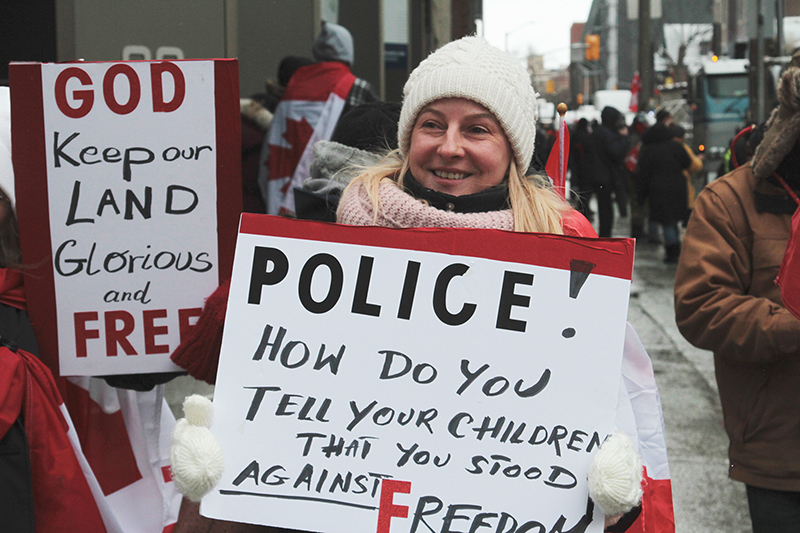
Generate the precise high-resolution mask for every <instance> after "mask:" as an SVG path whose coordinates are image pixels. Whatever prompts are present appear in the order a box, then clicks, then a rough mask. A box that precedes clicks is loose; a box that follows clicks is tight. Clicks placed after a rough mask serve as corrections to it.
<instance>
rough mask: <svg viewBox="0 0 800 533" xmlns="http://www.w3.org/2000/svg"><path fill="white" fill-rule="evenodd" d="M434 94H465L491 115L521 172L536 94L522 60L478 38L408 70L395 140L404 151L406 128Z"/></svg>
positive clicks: (529, 150)
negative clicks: (508, 143)
mask: <svg viewBox="0 0 800 533" xmlns="http://www.w3.org/2000/svg"><path fill="white" fill-rule="evenodd" d="M440 98H465V99H467V100H472V101H473V102H477V103H479V104H481V105H482V106H483V107H485V108H486V109H488V110H489V111H491V112H492V114H493V115H494V116H495V117H497V120H498V121H499V122H500V125H501V126H502V128H503V130H504V131H505V133H506V136H507V137H508V141H509V142H510V143H511V148H512V150H513V151H514V159H515V161H516V163H517V168H518V169H519V171H520V172H521V173H524V172H525V171H526V170H527V169H528V165H529V164H530V162H531V157H532V156H533V143H534V140H535V138H536V119H537V118H538V117H537V114H538V113H537V108H536V93H535V92H534V90H533V87H532V86H531V79H530V76H528V72H527V71H526V70H525V67H523V66H522V63H520V62H519V61H517V60H516V59H514V58H513V57H511V56H510V55H508V54H506V53H505V52H503V51H502V50H500V49H498V48H495V47H494V46H492V45H491V44H489V43H488V42H486V41H485V40H484V39H482V38H481V37H474V36H471V37H463V38H461V39H459V40H457V41H453V42H450V43H447V44H446V45H444V46H443V47H441V48H439V49H438V50H436V51H435V52H433V53H432V54H431V55H429V56H428V57H427V58H426V59H425V60H424V61H422V63H420V64H419V66H418V67H417V68H416V69H414V71H413V72H412V73H411V75H410V76H409V78H408V81H407V82H406V85H405V87H404V88H403V108H402V110H401V111H400V122H399V125H398V131H397V138H398V140H399V142H400V151H401V152H402V153H403V155H404V156H407V155H408V149H409V146H410V143H411V130H412V129H413V128H414V122H415V121H416V119H417V115H418V114H419V112H420V111H421V110H422V108H423V107H425V106H426V105H428V104H429V103H431V102H433V101H434V100H439V99H440Z"/></svg>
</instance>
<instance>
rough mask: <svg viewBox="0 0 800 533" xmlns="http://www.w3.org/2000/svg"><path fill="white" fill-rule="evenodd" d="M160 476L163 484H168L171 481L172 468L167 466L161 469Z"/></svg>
mask: <svg viewBox="0 0 800 533" xmlns="http://www.w3.org/2000/svg"><path fill="white" fill-rule="evenodd" d="M161 475H162V476H164V483H169V482H171V481H172V468H171V467H170V466H169V465H167V466H162V467H161Z"/></svg>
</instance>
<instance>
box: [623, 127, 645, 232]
mask: <svg viewBox="0 0 800 533" xmlns="http://www.w3.org/2000/svg"><path fill="white" fill-rule="evenodd" d="M647 128H648V124H647V118H645V115H644V114H642V113H639V114H637V115H636V116H635V117H634V118H633V122H632V123H631V128H630V136H631V143H630V144H631V149H630V150H628V153H627V154H626V155H625V171H626V172H625V177H626V179H627V182H628V191H629V192H630V194H629V197H630V207H631V237H632V238H634V239H641V238H643V237H646V236H647V232H646V231H645V229H644V228H645V224H647V202H642V201H641V200H640V199H639V195H638V194H636V191H638V190H639V182H638V175H637V173H636V168H637V166H638V165H639V151H640V150H641V148H642V135H643V134H644V132H645V131H647Z"/></svg>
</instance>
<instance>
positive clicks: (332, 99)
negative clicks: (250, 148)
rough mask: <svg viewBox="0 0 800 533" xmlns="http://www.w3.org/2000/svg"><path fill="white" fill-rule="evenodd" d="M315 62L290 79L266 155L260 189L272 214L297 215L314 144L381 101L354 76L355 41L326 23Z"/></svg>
mask: <svg viewBox="0 0 800 533" xmlns="http://www.w3.org/2000/svg"><path fill="white" fill-rule="evenodd" d="M311 57H312V59H313V60H314V63H313V64H311V65H305V66H300V67H299V68H297V69H296V70H295V71H294V72H293V73H292V74H291V77H290V78H289V79H288V82H287V85H286V89H285V90H284V92H283V94H282V97H281V101H280V103H279V104H278V106H277V108H276V109H275V117H274V119H273V120H272V123H271V125H270V129H269V133H268V135H267V138H266V139H267V143H266V144H265V146H264V148H262V150H261V162H260V167H259V168H260V171H261V172H260V174H259V177H258V184H259V187H260V189H261V193H262V195H263V196H264V203H265V205H266V209H267V213H269V214H271V215H277V214H280V215H287V216H294V214H295V213H294V188H295V187H300V186H301V185H302V184H303V182H304V181H305V180H306V179H308V177H309V175H310V174H309V166H310V165H311V159H312V154H313V149H314V143H316V142H317V141H319V140H328V139H330V137H331V134H332V133H333V130H334V128H335V127H336V124H337V123H338V121H339V118H340V117H341V116H342V114H344V113H346V112H347V111H349V110H350V109H352V108H353V107H355V106H358V105H360V104H363V103H368V102H375V101H378V100H379V98H378V96H377V94H376V93H375V90H374V89H373V88H372V85H370V83H369V82H367V81H366V80H363V79H361V78H358V77H356V76H355V75H354V74H353V73H352V72H351V67H352V65H353V62H354V60H355V48H354V45H353V36H352V35H351V34H350V32H349V31H348V30H347V28H345V27H343V26H340V25H338V24H333V23H330V22H323V23H322V29H321V31H320V32H319V34H318V35H317V37H316V39H315V40H314V43H313V45H312V47H311Z"/></svg>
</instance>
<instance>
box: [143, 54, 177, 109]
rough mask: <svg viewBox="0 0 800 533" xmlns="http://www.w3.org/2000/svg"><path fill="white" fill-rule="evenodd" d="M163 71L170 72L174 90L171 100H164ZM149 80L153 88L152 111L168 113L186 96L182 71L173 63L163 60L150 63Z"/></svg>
mask: <svg viewBox="0 0 800 533" xmlns="http://www.w3.org/2000/svg"><path fill="white" fill-rule="evenodd" d="M164 72H169V73H170V74H172V82H173V84H174V86H175V92H174V94H173V95H172V100H170V101H169V102H165V101H164V87H163V85H162V75H163V74H164ZM150 81H151V83H152V90H153V111H154V112H156V113H159V112H160V113H169V112H171V111H175V110H176V109H178V108H179V107H180V106H181V104H182V103H183V98H184V97H185V96H186V79H185V78H184V77H183V72H182V71H181V69H180V68H179V67H178V65H176V64H175V63H170V62H168V61H164V62H163V63H151V64H150Z"/></svg>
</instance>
